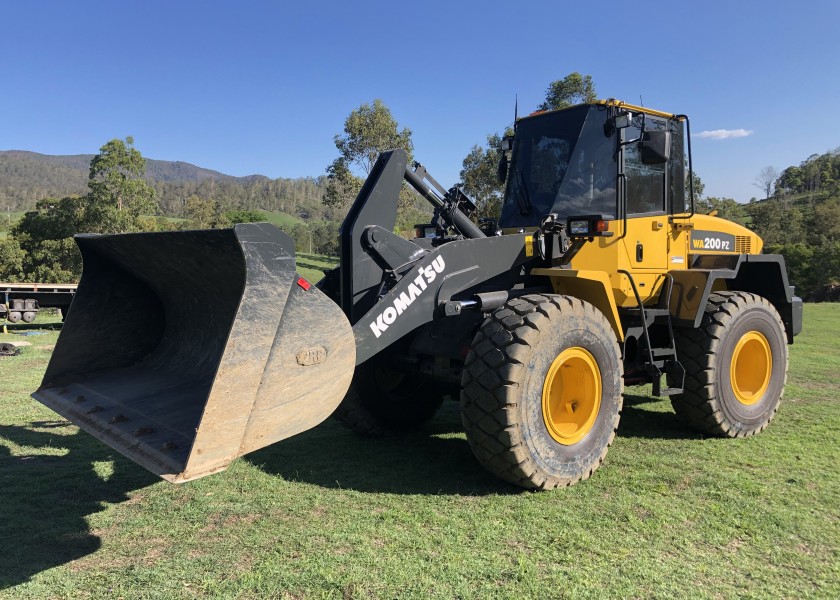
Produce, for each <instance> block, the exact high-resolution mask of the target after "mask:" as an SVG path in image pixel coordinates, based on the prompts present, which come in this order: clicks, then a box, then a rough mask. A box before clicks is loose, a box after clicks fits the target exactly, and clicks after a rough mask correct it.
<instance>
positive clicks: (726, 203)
mask: <svg viewBox="0 0 840 600" xmlns="http://www.w3.org/2000/svg"><path fill="white" fill-rule="evenodd" d="M695 208H696V210H697V212H699V213H706V214H708V213H710V212H712V211H713V210H716V211H717V213H716V216H718V217H720V218H721V219H727V220H729V221H732V222H734V223H738V224H739V225H746V224H747V222H748V221H749V220H750V215H749V213H748V212H747V209H746V207H745V206H744V205H743V204H741V203H740V202H737V201H735V200H733V199H732V198H715V197H711V196H710V197H708V198H703V199H702V200H700V201H699V202H697V206H696V207H695Z"/></svg>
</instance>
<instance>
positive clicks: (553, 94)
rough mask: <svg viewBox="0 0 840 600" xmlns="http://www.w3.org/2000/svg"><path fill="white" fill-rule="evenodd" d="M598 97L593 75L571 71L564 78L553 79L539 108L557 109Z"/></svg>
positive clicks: (591, 100) (592, 100) (590, 100)
mask: <svg viewBox="0 0 840 600" xmlns="http://www.w3.org/2000/svg"><path fill="white" fill-rule="evenodd" d="M597 99H598V96H597V94H596V93H595V84H594V83H593V81H592V76H591V75H581V74H580V73H578V72H577V71H575V72H574V73H569V74H568V75H566V76H565V77H564V78H563V79H558V80H557V81H552V82H551V84H549V86H548V89H547V90H546V92H545V100H544V101H543V103H542V104H540V105H539V107H538V108H539V110H556V109H558V108H566V107H568V106H572V105H574V104H581V103H583V102H594V101H595V100H597Z"/></svg>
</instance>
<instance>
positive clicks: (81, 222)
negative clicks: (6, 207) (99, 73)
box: [11, 137, 157, 283]
mask: <svg viewBox="0 0 840 600" xmlns="http://www.w3.org/2000/svg"><path fill="white" fill-rule="evenodd" d="M132 144H133V140H132V139H131V138H130V137H129V138H126V140H125V142H123V141H122V140H116V139H115V140H111V141H110V142H108V143H107V144H105V145H104V146H102V148H101V149H100V153H99V154H98V155H96V156H95V157H94V158H93V160H91V163H90V175H89V180H88V188H89V189H90V191H89V192H88V193H87V194H86V195H85V196H68V197H66V198H62V199H60V200H56V199H54V198H47V199H45V200H41V201H39V202H38V203H37V204H36V207H35V210H33V211H29V212H27V213H26V214H25V215H24V216H23V217H22V218H21V219H20V221H19V222H18V223H17V224H16V225H15V226H14V227H13V228H12V231H11V233H12V236H13V238H14V239H15V241H16V242H17V243H18V244H19V247H20V248H21V250H22V251H23V258H22V265H21V266H22V275H23V276H24V277H25V278H26V279H29V280H31V281H36V282H49V283H58V282H67V281H74V280H77V279H78V277H79V275H80V274H81V267H82V262H81V255H80V254H79V251H78V249H77V247H76V243H75V242H74V241H73V235H75V234H76V233H80V232H91V233H123V232H127V231H144V230H154V229H156V228H157V223H156V221H155V220H154V219H148V218H143V217H142V216H141V215H142V214H143V213H146V212H151V211H154V210H155V207H156V204H155V202H154V190H152V189H151V188H150V187H149V186H148V185H147V184H146V182H145V181H143V179H142V177H143V174H144V173H145V170H146V161H145V159H144V158H143V157H142V156H141V155H140V152H138V151H137V150H135V149H134V148H133V147H132Z"/></svg>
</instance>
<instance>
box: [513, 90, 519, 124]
mask: <svg viewBox="0 0 840 600" xmlns="http://www.w3.org/2000/svg"><path fill="white" fill-rule="evenodd" d="M515 98H516V100H515V101H514V103H513V126H514V127H516V119H518V118H519V94H516V96H515Z"/></svg>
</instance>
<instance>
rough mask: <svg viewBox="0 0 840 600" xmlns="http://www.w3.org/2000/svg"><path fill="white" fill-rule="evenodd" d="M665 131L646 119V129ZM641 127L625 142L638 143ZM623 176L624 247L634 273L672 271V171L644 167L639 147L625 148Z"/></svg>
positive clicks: (633, 129)
mask: <svg viewBox="0 0 840 600" xmlns="http://www.w3.org/2000/svg"><path fill="white" fill-rule="evenodd" d="M660 125H661V127H663V128H664V127H665V126H667V122H666V121H664V120H659V119H654V118H653V117H651V116H650V115H646V123H645V127H646V129H652V128H656V127H657V126H660ZM640 135H641V130H640V129H639V128H638V127H628V128H626V129H624V139H625V140H628V141H629V140H636V139H638V138H639V136H640ZM623 154H624V165H623V172H624V177H625V186H626V194H625V198H626V208H625V210H626V211H627V235H626V236H624V246H625V251H626V253H627V263H628V264H629V265H630V270H631V271H633V272H636V271H639V272H647V271H653V272H658V273H661V272H663V271H665V270H666V269H667V268H668V239H669V236H668V230H669V226H668V225H669V224H668V213H667V206H668V193H667V190H668V188H669V185H668V169H667V164H658V165H651V164H644V163H643V162H642V160H641V156H640V152H639V148H638V144H636V143H630V144H627V145H625V146H624V152H623Z"/></svg>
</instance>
